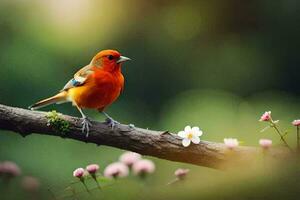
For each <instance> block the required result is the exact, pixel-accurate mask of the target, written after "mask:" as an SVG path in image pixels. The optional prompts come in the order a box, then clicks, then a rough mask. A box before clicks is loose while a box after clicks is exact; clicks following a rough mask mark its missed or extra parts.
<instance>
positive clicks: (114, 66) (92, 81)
mask: <svg viewBox="0 0 300 200" xmlns="http://www.w3.org/2000/svg"><path fill="white" fill-rule="evenodd" d="M128 60H130V58H127V57H125V56H121V54H120V53H119V52H118V51H115V50H103V51H100V52H99V53H97V55H96V56H94V57H93V59H92V61H91V62H90V64H88V65H86V66H85V67H83V68H81V69H80V70H79V71H78V72H76V74H75V75H74V78H72V79H71V80H70V81H69V82H68V83H67V84H66V85H65V86H64V87H63V89H62V90H60V92H59V93H58V94H56V95H54V96H52V97H50V98H47V99H44V100H41V101H39V102H37V103H35V104H33V105H32V106H30V107H29V108H30V109H31V110H35V109H38V108H41V107H44V106H47V105H50V104H53V103H65V102H72V104H73V105H74V106H76V107H77V109H78V110H79V112H80V113H81V115H82V132H86V137H88V135H89V129H90V128H89V127H90V126H91V123H90V121H89V119H88V118H87V117H86V115H85V114H84V113H83V112H82V108H91V109H96V110H98V111H99V112H102V113H103V114H104V115H105V116H106V117H107V120H106V121H107V123H108V124H109V125H110V126H111V127H112V128H114V126H115V125H116V124H118V122H117V121H115V120H114V119H113V118H111V117H110V116H109V115H108V114H106V113H105V112H104V109H105V108H106V107H107V106H109V105H110V104H112V103H113V102H114V101H115V100H116V99H117V98H118V97H119V95H120V93H121V91H122V90H123V87H124V76H123V75H122V72H121V65H122V63H123V62H125V61H128Z"/></svg>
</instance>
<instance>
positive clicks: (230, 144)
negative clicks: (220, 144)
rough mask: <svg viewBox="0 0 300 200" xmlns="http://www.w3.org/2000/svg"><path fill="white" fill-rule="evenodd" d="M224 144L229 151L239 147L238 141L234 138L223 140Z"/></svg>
mask: <svg viewBox="0 0 300 200" xmlns="http://www.w3.org/2000/svg"><path fill="white" fill-rule="evenodd" d="M224 144H225V145H226V146H227V148H229V149H234V148H235V147H237V146H239V141H238V140H237V139H235V138H224Z"/></svg>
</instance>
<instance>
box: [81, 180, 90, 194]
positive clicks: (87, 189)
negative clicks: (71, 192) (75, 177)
mask: <svg viewBox="0 0 300 200" xmlns="http://www.w3.org/2000/svg"><path fill="white" fill-rule="evenodd" d="M80 181H81V182H82V184H83V185H84V187H85V189H86V191H87V192H88V193H90V191H89V188H88V187H87V185H86V184H85V182H84V179H80Z"/></svg>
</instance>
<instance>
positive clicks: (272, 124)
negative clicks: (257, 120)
mask: <svg viewBox="0 0 300 200" xmlns="http://www.w3.org/2000/svg"><path fill="white" fill-rule="evenodd" d="M270 123H271V126H272V127H274V129H275V130H276V132H277V133H278V135H279V136H280V139H281V141H282V142H283V143H284V144H285V146H286V147H287V148H289V150H290V151H291V152H293V149H292V148H291V147H290V146H289V145H288V143H287V141H286V140H285V139H284V137H283V135H282V134H281V132H280V130H279V129H278V127H277V126H276V124H275V123H274V122H273V121H272V120H271V122H270Z"/></svg>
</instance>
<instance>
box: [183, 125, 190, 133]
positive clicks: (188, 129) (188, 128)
mask: <svg viewBox="0 0 300 200" xmlns="http://www.w3.org/2000/svg"><path fill="white" fill-rule="evenodd" d="M184 131H185V132H186V133H189V132H191V131H192V128H191V126H186V127H185V128H184Z"/></svg>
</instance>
